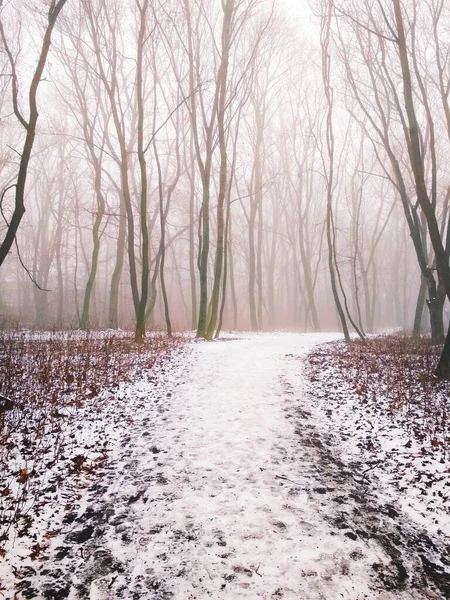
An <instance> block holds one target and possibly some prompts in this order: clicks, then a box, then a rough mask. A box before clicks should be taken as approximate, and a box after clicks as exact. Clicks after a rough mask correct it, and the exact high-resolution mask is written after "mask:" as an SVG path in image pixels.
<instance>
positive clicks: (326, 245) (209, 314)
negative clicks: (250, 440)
mask: <svg viewBox="0 0 450 600" xmlns="http://www.w3.org/2000/svg"><path fill="white" fill-rule="evenodd" d="M0 20H1V30H0V33H1V50H2V52H1V53H0V60H1V62H2V64H1V78H0V84H1V87H0V111H1V112H0V115H1V121H0V137H1V149H2V156H1V163H0V175H1V180H0V185H1V190H0V192H1V199H2V200H1V202H2V204H1V208H2V215H3V221H2V231H1V234H2V242H1V244H2V245H1V246H0V264H1V269H0V273H1V280H2V286H1V290H0V310H1V314H2V319H3V321H4V322H5V323H8V324H10V323H14V322H17V323H20V324H24V325H35V326H38V327H54V326H56V327H69V326H70V327H77V326H79V327H82V328H89V327H111V328H117V327H124V328H125V327H126V328H130V327H133V328H134V329H135V331H136V336H137V339H142V338H143V336H144V335H145V329H146V327H155V326H156V327H164V328H167V330H168V331H169V333H171V332H172V329H174V328H175V329H179V328H193V329H195V330H196V331H197V334H198V335H199V336H202V337H207V338H212V337H214V336H216V335H218V333H219V331H220V330H221V328H246V329H252V330H262V329H273V328H285V327H289V328H291V329H292V328H294V329H298V330H301V331H306V330H319V329H325V328H334V327H340V328H341V329H342V330H343V331H344V333H346V335H347V336H348V335H350V334H351V333H352V332H356V333H358V334H359V335H360V336H361V337H364V335H365V333H366V332H370V331H373V330H374V329H375V328H377V327H378V328H380V327H402V328H406V329H411V328H413V329H414V331H415V332H416V333H419V331H420V330H421V329H422V328H423V327H428V325H429V324H430V325H431V331H432V336H433V338H434V340H435V341H436V342H443V341H444V337H445V325H446V319H445V314H444V313H445V310H444V309H445V305H446V299H449V298H450V271H449V266H448V264H449V254H450V231H449V227H448V220H449V214H450V213H449V203H450V181H449V169H448V164H449V160H448V158H449V145H450V104H449V95H450V94H449V92H450V62H449V61H450V41H449V37H448V28H449V25H450V7H449V6H447V3H446V2H445V0H420V2H419V0H408V1H406V2H402V3H401V2H399V0H389V1H388V2H381V1H377V2H369V1H368V0H362V1H361V2H360V1H358V2H357V1H356V0H345V1H344V2H340V3H332V2H329V1H328V0H318V1H316V2H314V3H311V4H310V5H308V6H306V5H305V19H301V20H300V21H299V22H298V23H297V22H295V20H293V19H292V18H290V15H289V9H288V8H285V7H284V5H283V4H281V3H280V5H278V4H277V3H276V2H274V3H272V2H270V1H268V0H267V1H266V0H222V1H221V2H219V1H216V0H166V1H164V2H159V1H155V0H128V1H125V2H122V1H121V2H119V1H118V0H108V1H106V0H80V1H78V2H72V1H71V0H67V1H63V0H59V2H55V1H51V2H47V3H46V5H45V6H43V5H42V3H40V2H39V3H38V2H35V3H32V2H31V3H30V2H25V1H22V2H19V3H7V2H3V3H2V4H1V13H0ZM50 41H51V45H50ZM24 210H26V212H24ZM19 225H20V226H19ZM16 234H17V235H16ZM15 241H16V242H17V247H16V244H15ZM32 280H34V281H35V282H36V284H38V287H37V286H36V285H35V284H34V283H33V281H32ZM425 308H427V310H425ZM447 346H449V348H448V352H449V354H450V341H448V340H447V344H446V347H447Z"/></svg>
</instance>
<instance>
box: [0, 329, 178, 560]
mask: <svg viewBox="0 0 450 600" xmlns="http://www.w3.org/2000/svg"><path fill="white" fill-rule="evenodd" d="M179 343H180V342H179V341H177V340H173V339H169V338H167V336H163V335H156V336H153V337H149V338H148V339H147V340H146V342H145V343H144V344H142V345H137V344H135V343H134V342H133V340H132V337H131V336H130V335H128V334H120V335H111V334H100V335H99V334H83V333H80V332H69V333H67V332H64V333H54V334H49V333H45V334H33V333H30V332H24V333H20V332H12V331H7V332H0V393H1V394H2V395H4V396H7V397H8V398H10V399H11V400H13V402H14V408H13V409H12V410H8V411H5V412H0V554H1V546H2V540H3V541H4V540H5V539H7V537H8V535H9V531H10V528H11V526H12V525H14V527H15V529H16V530H18V532H19V535H21V533H23V535H25V534H26V529H27V518H26V513H27V510H29V508H30V506H32V505H33V503H34V502H35V501H36V499H37V498H38V497H39V494H40V493H41V491H42V487H43V486H44V485H46V486H48V485H49V482H48V481H47V480H46V477H45V474H46V473H50V472H51V471H52V469H53V470H54V467H55V466H56V465H58V464H59V463H60V461H62V460H66V461H67V459H68V457H71V458H70V462H69V468H68V469H67V468H65V469H61V472H60V473H59V474H58V475H57V476H56V477H52V481H51V484H52V485H53V486H55V488H56V487H57V486H58V484H59V483H61V481H62V480H63V479H64V478H65V477H67V476H69V475H74V474H75V475H76V474H77V472H79V471H81V470H82V469H84V468H87V465H86V464H85V462H84V460H82V458H83V457H81V458H80V457H77V456H75V457H74V456H72V455H73V448H74V446H73V445H74V444H75V441H74V438H75V436H74V435H73V433H71V434H68V432H70V431H71V432H73V431H74V428H76V427H78V429H80V428H82V426H83V419H84V418H86V410H87V409H88V410H89V411H91V414H95V413H98V411H101V403H102V402H104V398H103V400H102V399H101V398H99V397H98V394H99V392H100V391H101V390H104V389H105V388H106V389H107V390H109V392H111V393H113V391H114V389H115V388H116V387H117V386H118V385H119V384H120V383H122V382H126V381H128V380H130V379H131V378H132V377H134V376H135V375H136V374H137V373H139V372H140V371H146V370H149V369H152V367H153V366H154V365H155V362H156V361H157V360H159V359H161V357H164V355H165V354H166V353H168V352H170V351H171V350H172V349H173V348H174V347H175V346H177V345H178V344H179ZM100 458H101V456H100ZM105 458H106V455H105ZM90 468H91V469H92V468H94V465H92V464H91V465H90Z"/></svg>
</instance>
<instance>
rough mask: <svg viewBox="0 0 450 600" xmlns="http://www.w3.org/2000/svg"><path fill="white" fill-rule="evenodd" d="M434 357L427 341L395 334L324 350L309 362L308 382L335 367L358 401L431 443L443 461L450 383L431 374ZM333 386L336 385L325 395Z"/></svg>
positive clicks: (447, 448) (447, 447) (435, 350)
mask: <svg viewBox="0 0 450 600" xmlns="http://www.w3.org/2000/svg"><path fill="white" fill-rule="evenodd" d="M331 348H333V350H331ZM439 354H440V348H439V347H437V346H434V345H432V344H431V341H430V339H429V338H426V337H422V338H414V337H411V336H407V335H402V334H397V335H382V336H376V337H373V338H369V339H367V340H366V341H365V342H361V341H352V342H350V343H349V344H344V343H338V344H332V345H329V346H325V347H322V348H321V349H319V350H317V351H316V352H313V353H312V355H311V356H310V361H309V362H310V365H311V377H312V378H313V379H320V377H321V372H323V370H326V369H329V368H334V369H336V370H337V371H338V372H339V377H340V378H342V380H344V381H345V382H346V383H347V384H348V385H349V387H350V388H351V389H352V390H353V391H354V393H355V394H357V395H358V396H359V397H360V399H361V403H363V404H364V403H372V404H375V405H379V406H380V408H382V409H383V410H387V411H388V412H389V413H391V414H392V415H396V416H398V417H401V420H402V421H403V423H404V426H405V427H406V429H407V431H408V433H409V434H410V435H411V436H414V438H416V439H417V440H419V441H421V442H426V443H427V445H428V444H430V445H431V447H433V448H434V449H435V451H436V452H439V453H440V455H441V459H442V460H443V461H444V460H446V459H447V458H448V457H449V453H450V394H449V392H450V385H449V383H448V382H439V381H437V379H436V377H435V376H434V375H433V370H434V367H435V365H436V363H437V360H438V358H439ZM338 388H339V381H336V388H335V389H330V390H329V393H330V394H331V395H333V394H334V393H335V392H336V393H338Z"/></svg>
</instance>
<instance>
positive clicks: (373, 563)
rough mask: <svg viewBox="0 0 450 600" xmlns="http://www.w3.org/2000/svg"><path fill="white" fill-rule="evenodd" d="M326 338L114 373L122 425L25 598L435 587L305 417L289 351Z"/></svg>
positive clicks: (387, 591)
mask: <svg viewBox="0 0 450 600" xmlns="http://www.w3.org/2000/svg"><path fill="white" fill-rule="evenodd" d="M333 337H335V336H333V335H331V334H314V335H308V334H307V335H299V334H270V335H269V334H267V335H264V334H263V335H251V336H247V337H245V338H242V339H239V338H237V339H226V340H221V341H216V342H214V343H204V342H199V343H197V342H194V343H192V344H190V345H189V348H188V349H187V350H186V351H184V352H182V353H181V354H180V356H179V357H178V359H177V360H176V361H175V363H174V364H172V366H171V368H170V371H168V372H167V373H166V374H165V375H164V377H163V378H162V380H161V381H160V382H159V383H155V382H153V383H150V382H148V381H147V382H144V383H142V382H141V383H140V384H132V385H130V386H129V393H128V402H129V403H130V404H129V412H130V415H132V419H131V418H130V425H129V431H128V434H127V435H126V436H124V438H123V439H122V442H121V444H120V445H118V447H117V448H116V449H115V450H114V451H113V453H112V456H111V460H110V461H109V463H108V466H107V467H106V468H105V470H104V472H103V473H102V476H101V478H99V480H98V482H97V483H96V484H94V485H91V487H90V488H89V489H88V490H87V491H86V492H85V494H84V497H83V498H81V501H80V510H79V511H78V513H77V514H76V515H75V514H74V515H73V517H72V520H71V519H70V518H69V519H67V521H68V522H69V523H70V525H69V527H68V531H67V532H66V533H65V535H64V536H62V537H60V539H59V540H58V542H57V544H55V546H56V547H53V549H52V551H51V556H50V560H49V561H48V562H47V565H51V566H50V567H49V568H48V569H47V571H46V577H42V575H40V577H39V580H38V581H37V580H36V579H35V580H34V582H33V583H34V585H35V586H36V587H39V588H40V593H41V594H42V596H40V597H42V598H44V597H45V598H54V599H55V600H57V599H60V598H66V597H68V598H73V599H82V598H90V599H91V600H115V599H118V598H124V599H133V600H134V599H136V600H139V599H142V600H144V599H145V600H147V599H151V600H164V599H166V598H174V599H180V600H187V599H199V600H201V599H204V598H213V599H214V600H222V599H234V598H236V599H238V598H247V599H249V600H250V599H256V598H264V599H269V598H284V599H294V598H295V599H296V600H299V599H305V600H315V599H326V600H334V599H340V598H345V599H349V600H362V599H363V598H366V599H372V598H379V599H383V600H389V599H394V598H395V599H402V598H405V599H406V598H417V599H419V598H441V597H442V598H444V597H445V596H442V595H440V594H439V593H435V592H433V591H432V590H431V589H428V586H427V583H426V577H425V575H424V574H423V569H422V567H421V563H420V560H419V558H417V557H415V555H414V553H413V554H411V552H410V550H408V548H407V546H408V539H409V540H410V539H411V536H413V537H414V535H415V534H414V532H412V533H411V532H410V533H407V528H408V527H409V526H408V525H407V524H405V523H402V522H401V521H400V517H399V515H398V514H396V513H395V511H393V513H392V514H389V507H388V508H387V509H386V507H379V506H377V505H376V502H374V501H373V500H370V499H368V498H367V497H365V496H364V491H363V490H361V484H359V483H356V481H355V479H354V478H353V477H352V474H351V469H350V470H349V469H348V468H347V467H346V465H344V464H342V463H340V462H339V459H338V458H336V457H335V456H334V451H333V443H335V442H333V440H332V439H331V438H330V439H323V435H322V436H319V434H318V433H317V431H316V429H315V425H314V419H313V416H312V415H311V413H310V411H309V410H308V399H307V398H306V397H305V395H304V393H303V392H302V386H303V383H304V382H303V378H302V361H301V357H302V356H303V355H304V354H305V353H306V352H307V351H308V350H309V349H310V348H311V347H312V346H314V345H315V344H317V343H320V342H325V341H327V340H330V339H332V338H333ZM133 386H134V387H133ZM383 511H384V512H386V511H387V515H383ZM381 525H382V526H381ZM399 532H406V533H404V535H405V540H403V539H401V538H402V536H403V533H399ZM45 590H46V591H45ZM29 593H31V592H29ZM28 597H31V596H28ZM34 597H37V596H34Z"/></svg>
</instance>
